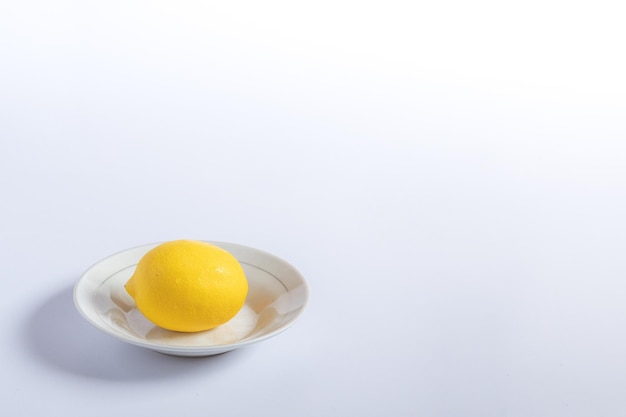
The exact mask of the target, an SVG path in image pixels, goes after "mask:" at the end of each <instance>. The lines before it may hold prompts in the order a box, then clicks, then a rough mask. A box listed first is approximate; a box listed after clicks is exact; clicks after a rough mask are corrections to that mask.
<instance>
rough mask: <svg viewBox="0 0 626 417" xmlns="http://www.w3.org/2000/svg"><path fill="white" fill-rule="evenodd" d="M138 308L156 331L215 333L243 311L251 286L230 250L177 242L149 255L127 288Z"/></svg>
mask: <svg viewBox="0 0 626 417" xmlns="http://www.w3.org/2000/svg"><path fill="white" fill-rule="evenodd" d="M124 287H125V288H126V291H127V292H128V293H129V294H130V296H131V297H133V299H134V300H135V303H136V304H137V308H138V309H139V311H141V312H142V313H143V315H144V316H146V318H147V319H148V320H150V321H151V322H153V323H154V324H156V325H157V326H160V327H163V328H165V329H168V330H175V331H179V332H198V331H202V330H208V329H212V328H214V327H217V326H219V325H222V324H224V323H226V322H227V321H229V320H230V319H232V318H233V317H234V316H235V315H236V314H237V313H238V312H239V310H241V308H242V307H243V304H244V302H245V300H246V295H247V294H248V281H247V280H246V276H245V274H244V272H243V268H242V267H241V265H240V264H239V262H238V261H237V259H235V257H234V256H233V255H231V254H230V253H229V252H227V251H226V250H224V249H222V248H219V247H217V246H215V245H211V244H209V243H206V242H200V241H194V240H176V241H172V242H167V243H163V244H161V245H159V246H157V247H155V248H153V249H152V250H150V251H149V252H148V253H146V254H145V255H144V256H143V257H142V258H141V259H140V260H139V263H138V264H137V268H136V269H135V272H134V274H133V276H132V277H130V279H129V280H128V282H127V283H126V285H125V286H124Z"/></svg>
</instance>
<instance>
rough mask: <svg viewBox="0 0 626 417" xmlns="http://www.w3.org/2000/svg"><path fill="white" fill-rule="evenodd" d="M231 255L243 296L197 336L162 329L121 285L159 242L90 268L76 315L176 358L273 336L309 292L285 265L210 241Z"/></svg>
mask: <svg viewBox="0 0 626 417" xmlns="http://www.w3.org/2000/svg"><path fill="white" fill-rule="evenodd" d="M209 243H212V244H214V245H216V246H219V247H221V248H223V249H226V250H227V251H228V252H230V253H231V254H233V255H234V256H235V257H236V258H237V260H238V261H239V262H240V263H241V266H242V267H243V269H244V271H245V274H246V278H247V279H248V287H249V288H248V297H247V298H246V303H245V305H244V307H243V308H242V309H241V311H240V312H239V313H238V314H237V315H236V316H235V317H234V318H233V319H232V320H230V321H229V322H228V323H225V324H223V325H222V326H219V327H217V328H215V329H211V330H207V331H204V332H197V333H179V332H172V331H169V330H165V329H162V328H160V327H158V326H155V325H154V324H153V323H152V322H150V321H148V319H146V318H145V317H144V316H143V315H142V314H141V313H140V312H139V310H137V307H136V306H135V302H134V301H133V299H132V298H131V297H130V296H129V295H128V293H127V292H126V290H125V289H124V284H125V283H126V281H127V280H128V279H129V278H130V276H131V275H132V273H133V272H134V270H135V266H136V265H137V262H139V259H141V257H143V255H144V254H145V253H146V252H148V251H149V250H150V249H152V248H154V247H155V246H157V245H158V243H154V244H150V245H145V246H140V247H137V248H133V249H128V250H125V251H123V252H120V253H117V254H115V255H112V256H110V257H108V258H106V259H104V260H102V261H100V262H98V263H97V264H95V265H94V266H92V267H91V268H89V269H88V270H87V271H86V272H85V273H84V274H83V276H82V277H81V278H80V280H79V281H78V282H77V283H76V286H75V287H74V303H75V304H76V308H78V311H80V313H81V314H82V315H83V317H85V318H86V319H87V320H88V321H89V322H90V323H91V324H93V325H94V326H96V327H97V328H99V329H101V330H103V331H105V332H106V333H109V334H110V335H113V336H115V337H117V338H118V339H121V340H123V341H125V342H128V343H132V344H134V345H137V346H143V347H145V348H148V349H152V350H155V351H157V352H161V353H166V354H170V355H177V356H210V355H217V354H219V353H223V352H227V351H229V350H233V349H237V348H240V347H242V346H245V345H249V344H251V343H256V342H259V341H261V340H265V339H267V338H269V337H272V336H275V335H277V334H278V333H280V332H282V331H283V330H285V329H287V328H288V327H289V326H290V325H292V324H293V323H294V321H295V320H296V319H297V318H298V317H299V316H300V314H301V313H302V312H303V310H304V308H305V307H306V304H307V302H308V298H309V290H308V287H307V284H306V281H305V280H304V278H303V277H302V275H301V274H300V273H299V272H298V271H297V270H296V269H295V268H294V267H293V266H291V265H289V264H288V263H287V262H285V261H283V260H282V259H279V258H277V257H275V256H273V255H270V254H268V253H265V252H262V251H259V250H257V249H253V248H248V247H245V246H241V245H236V244H233V243H224V242H209Z"/></svg>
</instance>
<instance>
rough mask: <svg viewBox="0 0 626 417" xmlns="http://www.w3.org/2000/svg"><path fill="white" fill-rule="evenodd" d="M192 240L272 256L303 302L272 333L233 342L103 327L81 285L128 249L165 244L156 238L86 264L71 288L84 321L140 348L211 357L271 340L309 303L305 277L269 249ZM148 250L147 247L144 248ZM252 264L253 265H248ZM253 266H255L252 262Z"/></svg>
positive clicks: (85, 283) (295, 318)
mask: <svg viewBox="0 0 626 417" xmlns="http://www.w3.org/2000/svg"><path fill="white" fill-rule="evenodd" d="M194 240H198V241H201V242H206V243H210V244H213V245H216V246H219V247H222V245H224V246H231V247H235V248H238V249H241V250H245V251H250V252H252V253H255V254H257V255H261V256H263V257H264V258H271V259H273V260H275V261H277V262H279V263H280V264H282V265H284V266H287V267H288V268H289V269H290V270H291V271H292V272H293V273H294V274H295V276H296V277H297V278H298V281H299V285H302V287H303V290H304V292H303V296H304V299H303V302H302V305H301V306H300V307H299V309H298V311H297V312H296V313H295V314H294V315H293V316H292V317H291V318H290V319H289V320H288V321H287V322H286V323H284V324H282V325H281V326H280V327H278V328H276V329H274V330H272V331H271V332H269V333H267V334H264V335H261V336H259V337H253V338H251V339H247V340H243V341H238V342H235V343H228V344H223V345H205V346H180V345H168V344H164V343H158V342H150V341H146V340H144V339H140V338H137V337H133V336H132V335H127V334H125V333H122V332H119V331H116V330H115V329H114V328H112V327H111V326H105V325H104V323H101V322H99V321H97V320H95V319H94V318H93V317H91V316H90V315H89V313H88V311H86V309H85V305H91V304H90V303H86V302H84V301H81V297H80V295H81V294H82V291H83V287H84V286H85V285H87V282H90V281H91V280H89V278H90V277H91V276H92V274H93V270H94V269H96V268H97V267H98V266H100V265H102V264H103V263H105V262H106V261H109V260H111V259H112V258H115V257H119V256H121V255H123V254H125V253H128V252H131V251H133V250H138V249H141V248H149V247H154V246H157V245H159V244H162V243H166V242H167V241H159V242H153V243H147V244H142V245H136V246H133V247H130V248H127V249H123V250H120V251H117V252H115V253H113V254H111V255H109V256H106V257H104V258H102V259H100V260H99V261H97V262H95V263H94V264H92V265H91V266H90V267H88V268H87V269H86V270H85V271H84V272H83V273H82V274H81V276H80V278H79V279H78V281H77V282H76V283H75V284H74V288H73V291H72V298H73V302H74V306H75V308H76V309H77V310H78V312H79V313H80V314H81V316H82V317H83V318H84V319H85V320H87V322H89V323H90V324H91V325H92V326H94V327H96V328H97V329H99V330H101V331H103V332H105V333H107V334H109V335H111V336H113V337H115V338H116V339H118V340H121V341H123V342H126V343H129V344H132V345H135V346H139V347H143V348H147V349H150V350H154V351H157V352H160V353H166V354H170V355H176V356H210V355H216V354H219V353H223V352H228V351H230V350H234V349H239V348H242V347H245V346H248V345H251V344H254V343H258V342H261V341H264V340H267V339H270V338H272V337H274V336H276V335H278V334H280V333H282V332H284V331H285V330H287V329H288V328H289V327H291V326H292V325H293V324H294V323H295V322H296V321H297V320H298V319H299V318H300V317H301V316H302V314H303V313H304V311H305V310H306V308H307V307H308V304H309V300H310V289H309V285H308V283H307V281H306V279H305V278H304V276H303V275H302V273H301V272H300V271H299V270H298V269H297V268H296V267H294V266H293V265H292V264H291V263H289V262H287V261H286V260H284V259H282V258H280V257H278V256H276V255H274V254H272V253H269V252H266V251H264V250H261V249H257V248H254V247H251V246H246V245H241V244H238V243H232V242H225V241H215V240H199V239H194ZM222 248H223V247H222ZM147 250H150V249H147ZM233 256H235V257H236V258H237V256H236V255H235V254H233ZM237 260H238V261H240V262H245V263H249V262H247V261H243V260H241V259H237ZM251 265H252V264H251ZM252 266H255V265H252ZM109 278H110V277H104V278H103V279H100V280H98V281H97V282H98V283H99V284H102V283H104V282H105V281H106V280H107V279H109ZM275 278H276V279H278V281H279V282H280V283H281V284H282V285H283V286H285V284H284V282H283V281H282V280H280V278H279V277H276V276H275ZM287 292H289V290H288V289H287ZM89 295H93V293H91V294H89Z"/></svg>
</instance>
